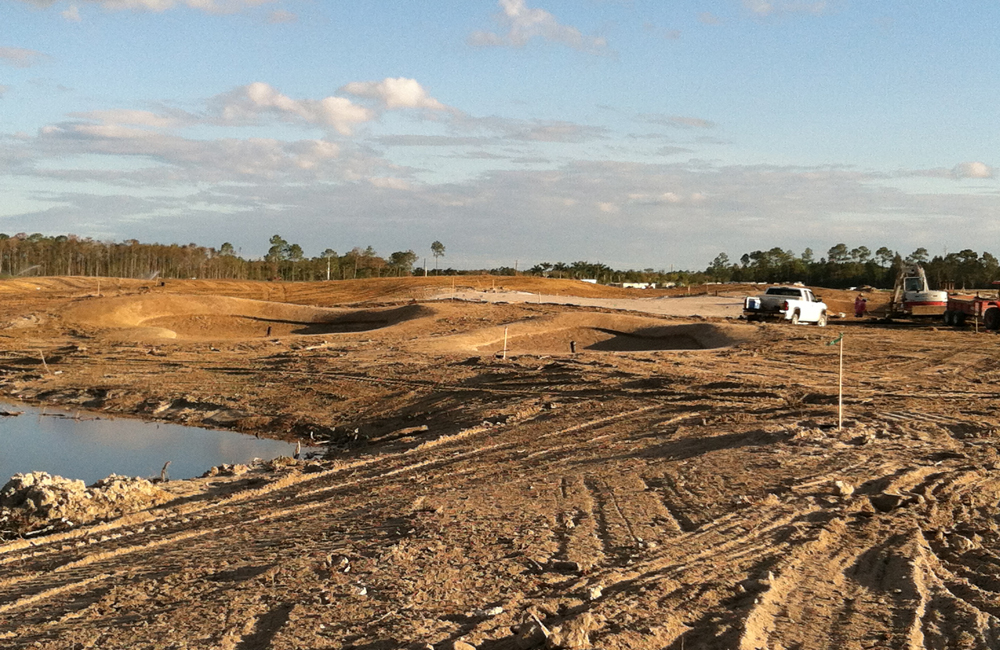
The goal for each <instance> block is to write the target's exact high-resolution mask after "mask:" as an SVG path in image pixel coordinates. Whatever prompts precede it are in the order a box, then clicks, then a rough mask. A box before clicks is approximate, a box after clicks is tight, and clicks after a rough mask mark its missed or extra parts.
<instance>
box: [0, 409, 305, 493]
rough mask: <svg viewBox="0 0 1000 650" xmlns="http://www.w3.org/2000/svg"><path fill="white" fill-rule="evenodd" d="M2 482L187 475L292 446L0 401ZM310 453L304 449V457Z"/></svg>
mask: <svg viewBox="0 0 1000 650" xmlns="http://www.w3.org/2000/svg"><path fill="white" fill-rule="evenodd" d="M0 411H6V412H17V411H20V412H21V415H18V416H0V485H3V484H4V483H6V482H7V479H8V478H9V477H11V476H12V475H14V474H17V473H22V472H32V471H43V472H48V473H49V474H57V475H59V476H64V477H66V478H73V479H82V480H83V481H85V482H86V483H87V484H88V485H89V484H90V483H93V482H94V481H97V480H98V479H101V478H104V477H105V476H108V475H109V474H120V475H125V476H142V477H145V478H150V477H154V476H159V475H160V469H161V468H162V467H163V464H164V463H165V462H167V461H168V460H169V461H171V462H170V467H169V468H168V470H167V472H168V474H169V476H170V478H172V479H182V478H191V477H194V476H200V475H201V474H204V473H205V471H206V470H207V469H209V468H210V467H212V466H214V465H221V464H223V463H246V462H249V461H251V460H253V459H254V458H262V459H264V460H269V459H271V458H276V457H278V456H291V455H292V454H293V453H294V451H295V445H293V444H289V443H287V442H281V441H278V440H267V439H257V438H254V437H253V436H247V435H244V434H241V433H235V432H233V431H213V430H210V429H197V428H194V427H184V426H179V425H175V424H162V423H161V424H157V423H153V422H143V421H141V420H132V419H104V417H103V416H98V415H95V414H92V413H86V412H80V413H79V414H77V413H69V412H63V411H57V410H54V409H44V410H42V409H37V408H33V407H31V406H26V405H23V404H12V403H8V402H0ZM306 451H307V450H305V449H304V450H303V453H305V452H306Z"/></svg>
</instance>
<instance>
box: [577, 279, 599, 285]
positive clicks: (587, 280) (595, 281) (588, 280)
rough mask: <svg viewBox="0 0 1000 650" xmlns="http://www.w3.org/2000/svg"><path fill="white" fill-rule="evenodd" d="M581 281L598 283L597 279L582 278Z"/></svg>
mask: <svg viewBox="0 0 1000 650" xmlns="http://www.w3.org/2000/svg"><path fill="white" fill-rule="evenodd" d="M580 282H589V283H590V284H597V280H596V279H594V280H590V279H581V280H580Z"/></svg>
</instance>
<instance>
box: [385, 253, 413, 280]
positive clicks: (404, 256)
mask: <svg viewBox="0 0 1000 650" xmlns="http://www.w3.org/2000/svg"><path fill="white" fill-rule="evenodd" d="M416 261H417V254H416V253H414V252H413V251H411V250H410V251H396V252H395V253H393V254H392V255H390V256H389V266H390V267H391V268H392V269H393V270H394V271H395V272H396V275H399V276H403V275H409V274H410V273H412V272H413V264H414V262H416Z"/></svg>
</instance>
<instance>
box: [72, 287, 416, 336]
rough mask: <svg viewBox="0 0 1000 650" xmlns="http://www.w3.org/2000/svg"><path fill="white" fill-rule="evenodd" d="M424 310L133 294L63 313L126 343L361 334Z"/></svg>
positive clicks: (84, 304)
mask: <svg viewBox="0 0 1000 650" xmlns="http://www.w3.org/2000/svg"><path fill="white" fill-rule="evenodd" d="M430 313H432V310H431V309H430V308H427V307H421V306H417V305H408V306H405V307H398V308H394V309H370V310H356V309H354V310H346V309H325V308H319V307H308V306H303V305H291V304H287V303H276V302H265V301H261V300H247V299H243V298H229V297H221V296H215V297H208V296H190V295H153V294H146V295H138V296H120V297H116V298H91V299H85V300H82V301H79V302H77V303H75V304H73V305H72V306H70V307H69V308H68V309H66V311H65V312H64V313H63V317H64V318H65V319H66V320H67V321H69V322H72V323H76V324H80V325H84V326H89V327H97V328H101V329H110V330H119V331H121V330H125V332H119V334H123V335H124V336H125V337H126V338H148V337H154V338H155V337H159V338H182V339H241V338H253V337H263V336H288V335H292V334H343V333H349V332H364V331H368V330H374V329H381V328H384V327H389V326H391V325H395V324H397V323H400V322H402V321H405V320H410V319H414V318H418V317H420V316H425V315H429V314H430Z"/></svg>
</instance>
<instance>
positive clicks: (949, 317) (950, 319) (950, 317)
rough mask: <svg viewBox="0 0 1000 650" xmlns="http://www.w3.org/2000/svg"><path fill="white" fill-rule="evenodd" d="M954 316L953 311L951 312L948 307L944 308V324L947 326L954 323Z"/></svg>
mask: <svg viewBox="0 0 1000 650" xmlns="http://www.w3.org/2000/svg"><path fill="white" fill-rule="evenodd" d="M954 316H955V314H954V312H952V311H951V310H950V309H946V310H944V324H945V325H948V326H949V327H950V326H952V325H954V324H955V320H954Z"/></svg>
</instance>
